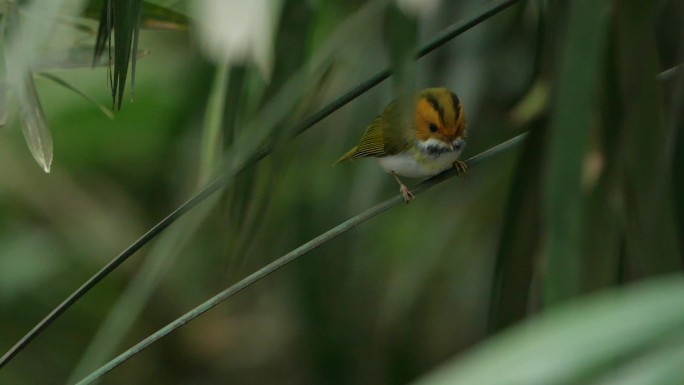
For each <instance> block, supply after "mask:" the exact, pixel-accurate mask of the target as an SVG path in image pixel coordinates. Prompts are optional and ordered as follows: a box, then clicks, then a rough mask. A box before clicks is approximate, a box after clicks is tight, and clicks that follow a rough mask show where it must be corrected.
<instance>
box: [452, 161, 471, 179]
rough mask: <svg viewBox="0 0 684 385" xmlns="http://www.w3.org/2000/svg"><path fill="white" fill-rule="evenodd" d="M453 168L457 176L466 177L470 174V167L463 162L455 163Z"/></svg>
mask: <svg viewBox="0 0 684 385" xmlns="http://www.w3.org/2000/svg"><path fill="white" fill-rule="evenodd" d="M452 166H453V167H454V168H455V169H456V175H458V176H466V174H467V173H468V165H467V164H466V163H465V162H464V161H462V160H456V161H454V163H453V164H452Z"/></svg>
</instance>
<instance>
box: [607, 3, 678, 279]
mask: <svg viewBox="0 0 684 385" xmlns="http://www.w3.org/2000/svg"><path fill="white" fill-rule="evenodd" d="M616 9H617V15H616V28H617V39H618V41H617V47H616V48H617V54H618V56H617V57H618V68H617V70H618V73H619V82H620V94H621V105H622V112H623V113H622V118H623V120H622V130H623V132H624V133H625V141H624V167H625V197H626V202H627V204H626V209H627V210H626V213H625V214H626V217H627V223H626V237H625V240H626V253H627V259H628V263H629V266H630V268H631V274H632V275H633V276H635V277H641V276H645V275H653V274H663V273H668V272H673V271H677V270H679V269H680V268H681V260H680V250H679V245H678V239H677V228H676V222H675V218H674V213H675V211H674V209H675V207H674V205H673V200H672V190H671V184H670V183H671V176H670V172H669V170H671V169H672V165H671V164H670V163H669V162H670V161H671V160H670V159H669V158H668V156H667V147H668V145H667V139H668V135H667V131H666V129H665V125H664V124H663V114H662V95H661V93H660V84H658V81H657V80H656V75H657V74H658V71H659V66H658V52H657V50H656V40H655V33H654V31H655V4H654V3H653V2H649V1H646V2H644V1H639V0H621V1H619V2H617V7H616Z"/></svg>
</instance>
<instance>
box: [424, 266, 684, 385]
mask: <svg viewBox="0 0 684 385" xmlns="http://www.w3.org/2000/svg"><path fill="white" fill-rule="evenodd" d="M683 307H684V278H682V277H681V276H675V277H671V278H666V279H660V280H657V281H651V282H648V283H643V284H640V285H634V286H633V287H629V288H624V289H620V290H614V291H610V292H606V293H602V294H599V295H595V296H592V297H589V298H585V299H582V300H579V301H575V302H573V303H568V304H566V305H563V306H559V307H556V308H554V309H551V310H549V311H547V312H546V313H544V314H542V315H541V316H538V317H537V318H535V319H532V320H530V321H529V322H526V323H524V324H521V325H519V326H516V327H514V328H512V329H509V330H508V331H506V332H503V333H502V334H500V335H498V336H497V337H494V338H492V339H490V340H488V341H485V342H484V343H482V344H481V345H480V346H477V347H476V348H474V349H473V350H472V351H470V352H469V353H468V354H466V355H463V356H461V357H458V358H457V359H453V360H452V361H451V362H449V363H447V364H445V365H444V366H443V367H442V368H440V369H437V370H435V371H434V372H432V373H430V374H428V375H427V376H425V377H424V378H422V379H420V380H418V381H416V384H417V385H442V384H443V385H447V384H449V385H460V384H463V385H472V384H478V385H514V384H525V385H561V384H576V383H582V382H581V381H580V379H585V378H586V376H589V375H596V374H597V370H599V369H601V368H604V370H605V368H610V365H609V364H612V363H614V362H615V360H616V359H619V358H627V357H629V355H630V354H633V353H635V352H638V351H639V350H640V349H643V348H644V347H647V346H649V345H652V344H653V343H656V342H660V341H662V340H663V339H667V338H669V337H671V336H678V335H681V334H680V333H681V330H682V328H683V327H684V312H682V311H681V309H682V308H683ZM680 368H681V367H680ZM680 374H681V372H680ZM639 384H641V383H639Z"/></svg>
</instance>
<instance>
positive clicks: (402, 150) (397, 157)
mask: <svg viewBox="0 0 684 385" xmlns="http://www.w3.org/2000/svg"><path fill="white" fill-rule="evenodd" d="M411 111H414V113H413V114H412V113H411ZM465 139H466V119H465V114H464V112H463V106H462V105H461V101H460V100H459V98H458V96H456V94H455V93H453V92H451V91H450V90H449V89H447V88H426V89H424V90H422V91H419V92H417V93H415V94H414V95H413V96H412V97H410V98H404V99H402V98H399V99H397V100H394V101H393V102H391V103H390V104H389V105H387V107H385V110H384V111H383V112H382V114H380V115H379V116H378V117H376V118H375V119H373V120H372V121H371V123H370V124H369V125H368V127H367V128H366V132H364V134H363V136H362V137H361V140H360V141H359V144H358V145H357V146H356V147H354V148H352V149H351V150H349V151H347V152H346V153H345V154H344V155H342V156H341V157H340V159H338V160H337V161H336V162H335V164H337V163H340V162H343V161H345V160H347V159H354V158H361V157H375V158H378V161H379V162H380V165H381V166H382V168H384V169H385V171H387V172H388V173H390V174H392V175H393V176H394V179H396V180H397V182H398V183H399V191H400V192H401V195H402V196H403V197H404V202H406V203H408V202H409V200H411V199H413V198H415V196H414V195H413V194H412V193H411V191H409V189H408V187H406V185H404V184H403V183H402V182H401V180H400V179H399V176H405V177H409V178H423V177H428V176H433V175H437V174H439V173H440V172H442V171H444V170H446V169H448V168H451V167H454V168H455V169H456V172H457V173H458V175H459V176H460V175H465V174H466V172H467V171H468V167H467V165H466V164H465V163H464V162H462V161H460V160H458V157H459V155H461V152H462V151H463V148H464V147H465Z"/></svg>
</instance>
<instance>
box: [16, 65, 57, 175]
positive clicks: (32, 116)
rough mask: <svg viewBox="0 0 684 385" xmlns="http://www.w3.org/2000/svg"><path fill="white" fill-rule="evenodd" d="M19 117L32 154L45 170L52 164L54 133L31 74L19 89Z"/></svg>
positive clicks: (47, 170) (48, 170)
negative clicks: (46, 118)
mask: <svg viewBox="0 0 684 385" xmlns="http://www.w3.org/2000/svg"><path fill="white" fill-rule="evenodd" d="M17 99H18V104H19V119H20V121H21V131H22V133H23V134H24V138H25V139H26V143H27V144H28V147H29V150H30V151H31V155H33V158H34V159H35V160H36V162H38V165H40V167H41V168H42V169H43V171H45V172H50V165H51V164H52V134H50V128H49V127H48V124H47V121H46V120H45V113H44V112H43V106H42V105H41V104H40V99H39V98H38V93H37V92H36V85H35V84H34V83H33V77H32V76H31V75H28V76H26V80H25V83H24V85H23V87H20V88H19V89H17Z"/></svg>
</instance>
